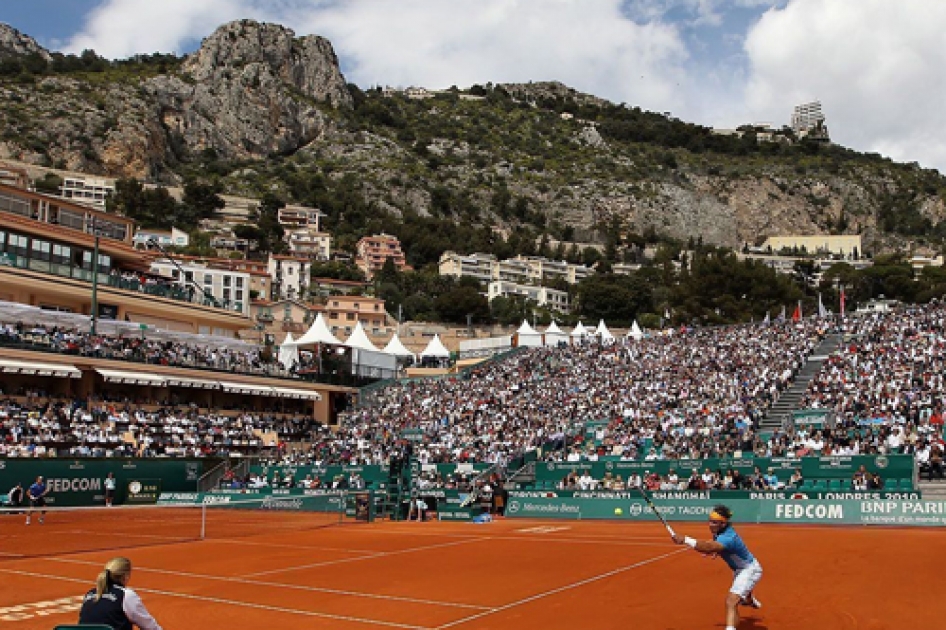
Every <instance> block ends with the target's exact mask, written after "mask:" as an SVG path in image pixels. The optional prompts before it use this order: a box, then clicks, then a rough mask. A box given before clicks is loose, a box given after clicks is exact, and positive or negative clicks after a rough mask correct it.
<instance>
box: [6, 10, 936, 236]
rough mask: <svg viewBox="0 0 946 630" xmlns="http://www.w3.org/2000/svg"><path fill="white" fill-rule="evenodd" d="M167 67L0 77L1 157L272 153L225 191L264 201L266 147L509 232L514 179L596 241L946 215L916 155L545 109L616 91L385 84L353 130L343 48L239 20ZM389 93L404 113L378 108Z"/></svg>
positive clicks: (133, 172)
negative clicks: (733, 139)
mask: <svg viewBox="0 0 946 630" xmlns="http://www.w3.org/2000/svg"><path fill="white" fill-rule="evenodd" d="M24 55H25V56H32V57H34V58H35V56H36V55H39V56H41V57H43V58H46V59H48V58H50V55H49V53H48V52H46V51H44V50H42V48H40V47H39V46H38V45H37V44H36V42H35V41H33V40H32V39H31V38H29V37H28V36H26V35H23V34H21V33H19V32H18V31H16V30H15V29H11V28H9V27H7V26H5V25H0V61H2V60H3V59H4V58H15V57H22V56H24ZM34 61H35V59H34ZM171 65H172V66H173V65H174V64H171ZM154 74H155V73H154V72H153V70H152V71H151V73H150V74H145V75H135V76H132V77H131V78H129V76H128V73H127V72H126V71H123V70H122V69H119V70H118V71H116V72H113V74H111V75H108V74H104V75H94V76H93V75H90V76H88V77H87V76H84V75H83V73H73V74H52V75H51V74H49V73H47V74H45V75H43V76H41V77H39V78H35V79H32V78H30V77H24V76H22V75H20V76H7V77H6V78H4V77H0V159H2V158H12V159H17V160H21V161H24V162H28V163H32V164H37V165H43V166H54V167H57V168H62V169H67V170H72V171H80V172H86V173H90V174H102V175H107V176H112V177H137V178H139V179H147V180H151V181H155V180H157V181H163V182H166V183H173V182H175V181H176V180H177V178H178V174H177V173H179V172H180V170H181V169H180V167H181V165H182V164H183V163H186V162H188V160H191V159H193V158H201V157H214V158H220V159H221V161H230V162H231V163H232V161H234V160H241V161H242V160H254V159H258V160H260V162H259V163H258V164H255V165H254V166H253V169H242V170H241V171H239V172H235V173H234V174H232V175H231V176H229V177H227V178H226V179H225V180H224V185H225V186H226V187H227V190H228V192H231V193H234V194H246V195H249V196H254V195H258V194H259V191H260V190H276V191H280V190H282V191H283V192H285V191H286V187H285V182H284V181H280V179H279V177H280V175H279V173H278V169H276V168H273V169H270V166H271V165H273V164H275V163H272V162H268V161H267V158H269V157H270V156H273V155H282V154H294V158H293V167H294V168H298V169H301V170H311V171H312V172H316V171H318V170H319V169H322V168H324V165H325V164H326V163H329V164H330V165H331V170H332V175H331V176H332V177H333V178H335V177H342V176H344V175H345V174H349V173H350V174H353V175H355V179H356V180H357V182H358V194H360V195H363V196H364V198H365V199H366V200H367V201H368V202H369V203H370V205H372V206H373V207H374V208H377V209H378V210H379V211H382V212H385V213H388V214H391V215H398V214H399V213H401V212H404V211H407V210H411V211H414V212H417V213H420V214H425V213H428V212H436V210H434V209H433V206H434V203H433V199H432V197H433V193H432V191H434V190H435V189H437V188H440V189H442V190H449V191H452V193H455V194H457V195H464V196H466V197H467V198H468V199H469V201H470V204H471V205H473V206H475V207H476V209H477V210H478V211H479V212H480V213H481V216H480V217H479V218H478V219H477V220H482V221H484V222H487V223H495V224H496V225H497V226H499V227H500V228H504V229H507V230H511V229H514V228H515V225H516V222H515V221H504V220H503V219H502V218H500V217H496V216H493V215H492V214H491V212H492V210H491V199H492V197H493V195H494V193H495V191H496V189H497V187H499V186H503V187H506V188H508V191H509V193H510V199H519V198H521V199H524V200H527V202H528V205H529V207H530V208H531V209H534V210H535V211H537V212H541V213H542V214H543V215H544V216H545V218H547V219H548V220H549V221H556V222H559V223H560V224H563V225H569V226H572V227H574V228H575V232H576V235H577V238H578V240H587V241H591V240H595V238H596V233H595V228H596V226H601V225H606V224H607V223H608V220H609V219H610V218H611V217H617V218H619V219H620V221H621V224H622V226H623V227H625V228H626V229H628V230H630V231H633V232H636V233H638V234H643V233H645V232H647V231H649V230H654V231H656V232H657V233H659V234H664V235H669V236H673V237H676V238H679V239H681V240H686V239H688V238H689V237H691V236H693V237H697V236H702V237H703V239H704V241H706V242H709V243H713V244H719V245H726V246H730V247H734V248H738V247H741V246H742V245H743V244H744V243H749V244H750V245H751V244H758V243H760V242H761V241H762V240H763V239H764V238H765V237H767V236H771V235H779V234H823V233H828V232H832V231H833V232H838V231H842V232H843V233H859V234H862V235H864V237H865V245H866V246H867V247H869V248H870V249H871V250H872V251H881V250H883V249H884V248H885V246H886V245H887V244H890V245H902V244H903V243H902V242H900V243H897V242H896V241H895V240H891V238H890V236H889V235H888V234H885V233H884V232H883V231H882V230H881V229H880V221H879V217H880V210H881V208H882V206H883V204H884V203H887V204H888V206H889V200H890V199H892V198H893V199H900V198H902V197H903V196H904V195H906V196H907V197H910V198H911V200H910V203H911V204H912V206H913V210H914V212H915V213H919V215H921V216H922V217H923V218H925V219H928V220H929V221H930V222H931V223H932V224H933V225H937V224H939V223H941V222H943V221H946V207H944V202H943V197H942V196H941V195H940V194H939V193H938V191H939V190H943V189H946V183H944V182H943V181H942V178H941V177H940V178H939V179H938V180H936V181H934V179H935V178H931V177H926V176H925V175H924V176H923V177H921V176H920V175H921V174H916V175H915V174H913V173H910V172H909V170H910V169H909V167H904V166H903V165H900V166H899V167H898V168H893V167H892V166H891V165H884V164H880V163H879V162H878V161H877V160H875V161H873V162H868V163H867V166H865V167H864V168H862V169H858V168H855V167H851V166H845V167H844V169H843V170H842V169H841V168H840V167H838V168H836V169H835V170H834V171H826V170H824V169H821V170H818V169H815V168H812V169H810V170H808V169H805V168H799V166H798V164H797V163H791V162H786V161H783V162H781V163H779V162H778V161H775V160H773V161H763V160H757V161H754V162H751V163H750V162H746V163H742V162H732V163H730V166H731V168H720V167H719V166H718V165H716V166H715V167H714V168H711V167H713V166H714V164H713V162H712V160H714V159H716V158H714V157H713V156H712V155H711V154H704V155H703V156H700V157H699V158H698V159H682V160H680V164H679V167H677V166H666V165H665V164H664V162H661V161H660V160H658V159H656V158H655V155H661V154H665V153H666V149H665V148H660V147H657V148H656V149H655V150H651V148H649V147H647V146H645V145H643V144H639V145H636V146H632V147H630V148H628V147H627V146H624V147H623V148H622V147H621V146H618V145H619V143H617V142H614V141H610V140H607V139H605V138H603V137H602V134H601V133H599V130H598V128H597V127H596V126H595V125H594V124H589V123H587V122H585V121H581V120H578V119H573V118H571V117H562V116H561V115H560V114H558V113H556V111H555V110H554V108H550V109H543V106H542V103H544V102H552V103H554V102H555V101H556V99H559V100H562V99H564V100H567V101H568V102H570V103H573V104H579V105H591V106H595V105H601V104H602V103H605V101H603V100H601V99H598V98H596V97H593V96H589V95H584V94H580V93H578V92H576V91H575V90H573V89H571V88H568V87H567V86H564V85H562V84H560V83H555V82H547V83H529V84H504V85H502V86H498V87H501V88H502V89H503V91H504V92H505V93H506V94H509V95H511V97H512V98H513V99H514V100H515V101H517V106H516V107H515V108H513V109H511V110H505V113H503V110H502V109H500V108H497V107H492V108H491V107H490V105H489V103H487V102H482V103H480V101H478V100H476V99H473V100H462V101H461V100H457V101H456V102H455V103H453V102H450V101H449V100H446V101H440V102H433V104H432V105H431V106H430V108H429V110H425V109H424V108H423V107H417V108H414V109H410V108H411V107H412V105H411V102H412V101H410V99H404V100H402V101H401V102H398V101H396V100H391V101H388V100H386V97H384V96H382V95H380V94H374V95H372V98H376V99H379V100H378V101H376V102H374V103H369V105H370V107H368V108H367V109H368V111H369V112H374V113H375V117H374V118H368V117H366V116H364V115H361V112H360V111H359V113H358V114H357V115H356V116H355V120H357V121H358V123H357V124H356V125H353V126H352V127H350V128H349V127H348V126H347V125H346V123H345V122H344V121H342V119H343V117H340V116H338V115H337V114H336V112H335V111H333V110H339V109H348V108H351V107H353V98H352V94H351V92H350V91H349V89H348V87H347V86H346V82H345V78H344V77H343V76H342V73H341V71H340V69H339V64H338V60H337V58H336V56H335V53H334V51H333V49H332V46H331V44H330V43H329V42H328V41H327V40H325V39H323V38H321V37H317V36H306V37H296V36H295V34H294V33H293V32H292V31H291V30H289V29H287V28H284V27H282V26H278V25H273V24H261V23H257V22H253V21H248V20H243V21H238V22H232V23H230V24H226V25H224V26H222V27H220V28H219V29H217V31H215V32H214V33H213V34H212V35H210V36H209V37H207V38H206V39H205V40H204V42H203V43H202V45H201V47H200V49H199V50H198V51H197V52H196V53H194V54H193V55H191V56H189V57H187V58H186V59H185V60H184V61H183V63H182V64H181V65H180V66H179V67H177V68H176V69H174V70H172V71H170V72H165V73H163V74H158V75H157V76H153V75H154ZM141 76H148V77H150V78H141ZM361 98H366V99H367V97H366V96H365V95H362V96H361ZM416 102H420V101H416ZM460 103H462V104H463V105H462V107H461V105H460ZM386 104H387V105H390V111H393V112H395V114H396V115H397V116H401V117H400V118H396V117H395V116H391V117H390V118H387V119H385V118H384V117H383V116H379V115H378V112H381V113H382V114H383V113H387V111H388V110H386V109H385V107H386ZM519 104H526V105H531V106H532V107H519V106H518V105H519ZM408 110H410V111H411V112H413V113H412V114H410V115H412V116H414V117H413V118H410V117H409V116H407V114H405V112H407V111H408ZM523 112H525V113H523ZM359 115H361V118H358V116H359ZM424 116H426V118H425V117H424ZM504 116H506V117H504ZM515 116H518V117H517V118H514V117H515ZM395 120H397V123H398V124H396V125H395V124H392V121H395ZM464 120H468V121H472V122H469V124H470V125H471V126H472V127H474V128H475V129H476V130H477V133H478V135H479V136H480V137H483V136H489V137H490V142H479V143H477V141H476V140H466V139H464V137H465V136H464V134H463V133H461V132H460V131H459V127H456V126H455V125H458V124H460V123H461V122H462V121H464ZM337 121H342V122H337ZM366 121H367V122H366ZM378 121H380V122H378ZM405 121H409V122H405ZM411 125H412V126H411ZM530 125H531V126H530ZM421 138H424V146H423V147H419V146H418V143H419V141H420V139H421ZM503 138H506V139H508V140H509V142H508V143H505V144H504V140H503ZM546 138H547V139H546ZM553 140H554V142H556V143H558V144H553ZM517 143H518V145H517ZM517 146H518V148H517ZM574 147H580V148H579V149H577V150H575V149H574ZM559 151H562V152H563V153H568V155H570V156H574V157H575V160H574V161H572V160H570V159H563V158H561V157H560V156H559V155H558V152H559ZM419 156H421V157H419ZM430 156H433V157H430ZM540 158H541V159H540ZM199 162H200V160H199V159H198V160H195V161H194V162H190V166H191V167H192V166H193V165H194V164H195V163H199ZM537 163H540V164H537ZM857 163H859V162H857V160H856V159H853V157H852V159H850V160H849V161H848V164H857ZM547 165H548V166H547ZM733 165H736V166H738V168H736V166H733ZM267 171H269V174H268V175H265V176H259V177H257V176H256V175H255V173H257V172H260V173H265V172H267ZM247 172H251V173H253V175H247V174H246V173H247ZM240 173H243V174H242V175H241V174H240ZM713 173H716V174H713ZM281 187H282V188H281ZM287 196H288V195H287ZM457 220H461V219H459V218H458V219H457ZM462 220H466V219H462ZM598 236H600V234H599V235H598ZM459 246H460V244H458V247H459Z"/></svg>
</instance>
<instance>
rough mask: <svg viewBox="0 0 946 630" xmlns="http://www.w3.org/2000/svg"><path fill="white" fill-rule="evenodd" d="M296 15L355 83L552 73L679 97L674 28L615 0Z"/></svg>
mask: <svg viewBox="0 0 946 630" xmlns="http://www.w3.org/2000/svg"><path fill="white" fill-rule="evenodd" d="M537 6H540V7H541V10H537ZM300 17H301V19H300V20H299V23H300V25H305V27H306V28H304V29H303V30H304V31H305V32H316V33H320V34H323V35H325V36H327V37H328V38H329V39H330V40H331V41H332V43H333V45H334V46H335V49H336V51H337V52H338V54H339V56H340V57H342V58H343V59H344V60H343V67H345V70H346V73H347V75H348V78H349V79H350V80H352V81H353V82H355V83H357V84H359V85H363V86H367V85H402V86H407V85H423V86H426V87H449V86H450V85H457V86H461V87H465V86H469V85H471V84H474V83H486V82H493V83H499V82H512V81H529V80H534V81H542V80H553V79H554V80H559V81H562V82H564V83H566V84H567V85H569V86H571V87H574V88H576V89H579V90H582V91H585V92H590V93H593V94H596V95H599V96H605V97H608V98H610V99H612V100H615V101H618V102H620V101H626V102H628V103H633V104H639V105H641V106H644V107H651V108H657V107H661V106H663V105H664V104H665V103H667V102H673V101H674V100H675V99H677V98H678V97H679V96H680V94H681V91H680V90H679V89H678V88H677V87H676V84H677V83H679V82H680V80H681V76H682V74H683V64H684V63H685V61H686V57H687V52H686V49H685V47H684V45H683V43H682V42H681V41H680V39H679V36H678V34H677V32H676V29H674V28H673V27H672V26H668V25H663V24H659V23H655V24H648V25H638V24H636V23H635V22H632V21H630V20H628V19H626V18H624V17H623V16H622V15H621V13H620V2H618V1H617V0H543V1H542V2H541V4H540V5H537V3H536V2H534V1H533V0H474V1H463V2H442V1H441V0H399V1H398V2H389V1H386V0H364V1H360V2H348V3H344V4H339V5H338V6H336V7H335V8H333V9H331V10H326V11H322V12H317V13H313V14H310V15H305V16H300Z"/></svg>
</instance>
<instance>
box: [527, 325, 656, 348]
mask: <svg viewBox="0 0 946 630" xmlns="http://www.w3.org/2000/svg"><path fill="white" fill-rule="evenodd" d="M516 336H517V338H518V344H517V345H519V346H525V347H537V346H543V345H544V346H557V345H559V344H562V343H566V344H567V343H570V342H575V341H581V340H584V339H590V338H592V337H597V338H598V339H599V340H600V341H602V342H611V341H614V340H615V337H614V335H613V334H612V333H611V331H610V330H608V327H607V326H606V325H605V323H604V320H603V319H602V320H601V321H599V322H598V327H597V328H595V329H594V330H591V329H589V328H586V327H585V325H584V324H582V323H581V322H578V325H577V326H575V328H574V329H573V330H572V331H571V332H570V333H566V332H564V331H563V330H562V329H561V328H559V327H558V324H556V323H555V322H554V321H553V322H552V323H551V324H550V325H549V327H548V328H546V329H545V331H544V332H539V331H537V330H536V329H535V328H533V327H532V326H531V325H530V324H529V322H527V321H523V322H522V326H520V327H519V330H517V331H516ZM625 336H626V337H627V338H629V339H641V338H643V336H644V333H643V331H642V330H641V327H640V326H638V325H637V321H636V320H635V321H634V324H633V326H631V329H630V330H629V331H628V332H627V335H625Z"/></svg>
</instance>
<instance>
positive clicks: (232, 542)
mask: <svg viewBox="0 0 946 630" xmlns="http://www.w3.org/2000/svg"><path fill="white" fill-rule="evenodd" d="M201 543H203V544H205V545H206V544H208V543H224V544H228V545H240V546H241V547H244V546H247V545H249V546H253V547H275V548H277V549H278V548H285V549H314V550H316V551H342V552H345V553H384V552H383V551H378V550H377V549H349V548H347V547H321V546H317V545H293V544H289V543H269V542H256V541H252V540H243V539H241V538H205V539H204V540H202V541H201Z"/></svg>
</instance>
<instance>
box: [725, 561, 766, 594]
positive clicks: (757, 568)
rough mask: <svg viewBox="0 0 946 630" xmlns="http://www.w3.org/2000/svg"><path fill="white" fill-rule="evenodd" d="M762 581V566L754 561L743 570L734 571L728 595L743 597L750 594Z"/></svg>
mask: <svg viewBox="0 0 946 630" xmlns="http://www.w3.org/2000/svg"><path fill="white" fill-rule="evenodd" d="M761 579H762V565H761V564H759V561H758V560H756V561H755V562H753V563H752V564H750V565H749V566H747V567H746V568H745V569H739V570H738V571H736V573H735V574H734V577H733V581H732V588H730V589H729V592H730V593H735V594H736V595H738V596H739V597H745V596H746V595H748V594H749V593H751V592H752V589H754V588H755V585H756V584H758V583H759V580H761Z"/></svg>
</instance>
